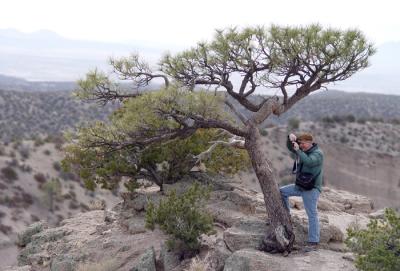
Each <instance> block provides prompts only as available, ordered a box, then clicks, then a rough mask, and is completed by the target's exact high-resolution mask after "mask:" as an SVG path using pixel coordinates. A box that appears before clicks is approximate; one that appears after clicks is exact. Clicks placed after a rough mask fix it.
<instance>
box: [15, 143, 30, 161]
mask: <svg viewBox="0 0 400 271" xmlns="http://www.w3.org/2000/svg"><path fill="white" fill-rule="evenodd" d="M18 151H19V154H20V155H21V157H22V158H23V159H28V158H29V156H30V151H31V150H30V148H29V146H27V145H21V146H20V147H19V148H18Z"/></svg>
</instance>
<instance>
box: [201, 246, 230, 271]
mask: <svg viewBox="0 0 400 271" xmlns="http://www.w3.org/2000/svg"><path fill="white" fill-rule="evenodd" d="M231 254H232V252H231V251H230V250H229V249H228V248H227V246H226V245H225V242H224V241H223V240H222V239H219V240H217V242H216V244H215V246H214V247H213V248H212V249H211V250H210V251H209V252H208V254H207V257H206V258H205V262H206V263H207V264H208V266H207V268H208V269H207V270H209V271H222V270H223V268H224V265H225V261H226V259H227V258H228V257H229V256H230V255H231Z"/></svg>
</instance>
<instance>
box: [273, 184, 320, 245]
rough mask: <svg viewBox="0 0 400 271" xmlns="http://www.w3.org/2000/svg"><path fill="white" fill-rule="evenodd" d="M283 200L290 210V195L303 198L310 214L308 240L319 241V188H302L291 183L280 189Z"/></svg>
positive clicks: (308, 214)
mask: <svg viewBox="0 0 400 271" xmlns="http://www.w3.org/2000/svg"><path fill="white" fill-rule="evenodd" d="M279 190H280V192H281V195H282V200H283V202H284V204H285V207H286V208H287V209H288V210H289V212H290V206H289V197H293V196H297V197H302V198H303V203H304V209H306V213H307V216H308V242H317V243H319V231H320V230H319V220H318V211H317V204H318V198H319V194H320V193H319V190H318V189H316V188H313V189H312V190H304V191H302V190H300V189H299V188H298V187H296V186H295V185H294V184H289V185H286V186H283V187H281V188H280V189H279Z"/></svg>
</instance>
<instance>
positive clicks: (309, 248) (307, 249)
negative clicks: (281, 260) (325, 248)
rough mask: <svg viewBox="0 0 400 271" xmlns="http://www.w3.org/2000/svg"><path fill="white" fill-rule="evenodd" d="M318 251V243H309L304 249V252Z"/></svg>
mask: <svg viewBox="0 0 400 271" xmlns="http://www.w3.org/2000/svg"><path fill="white" fill-rule="evenodd" d="M317 249H318V243H317V242H307V245H306V246H304V248H303V249H302V250H303V251H304V252H311V251H316V250H317Z"/></svg>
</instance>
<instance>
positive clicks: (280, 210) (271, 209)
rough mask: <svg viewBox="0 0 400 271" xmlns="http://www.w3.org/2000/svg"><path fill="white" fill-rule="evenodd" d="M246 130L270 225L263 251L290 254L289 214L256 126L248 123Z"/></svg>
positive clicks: (247, 148)
mask: <svg viewBox="0 0 400 271" xmlns="http://www.w3.org/2000/svg"><path fill="white" fill-rule="evenodd" d="M247 128H248V131H249V133H248V136H247V137H246V142H245V148H246V150H247V152H248V153H249V156H250V159H251V163H252V165H253V168H254V171H255V173H256V175H257V178H258V181H259V183H260V186H261V190H262V193H263V195H264V202H265V207H266V210H267V214H268V217H269V219H270V223H271V224H270V226H271V227H270V229H271V230H270V231H269V232H267V233H266V236H265V238H264V242H263V243H264V249H265V250H266V251H270V252H271V251H276V252H290V251H291V250H292V247H293V243H294V238H295V236H294V233H293V226H292V222H291V220H290V214H289V212H288V211H287V209H286V208H285V207H284V203H283V201H282V198H281V194H280V192H279V187H278V185H277V182H276V180H275V177H274V174H273V170H272V168H271V162H270V161H269V160H268V158H267V155H266V154H265V153H264V152H263V151H262V148H261V145H262V143H261V135H260V132H259V130H258V127H257V125H256V124H255V123H248V124H247Z"/></svg>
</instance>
